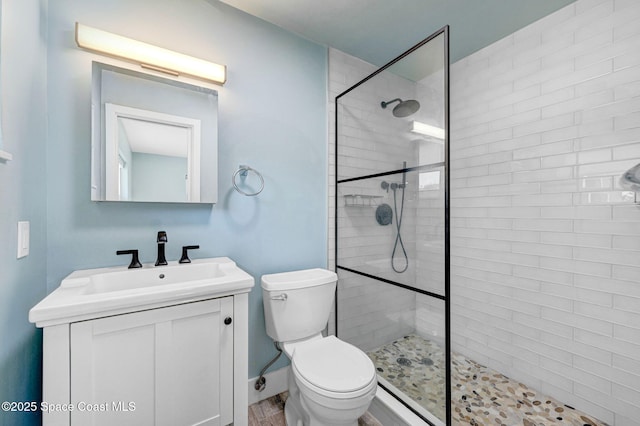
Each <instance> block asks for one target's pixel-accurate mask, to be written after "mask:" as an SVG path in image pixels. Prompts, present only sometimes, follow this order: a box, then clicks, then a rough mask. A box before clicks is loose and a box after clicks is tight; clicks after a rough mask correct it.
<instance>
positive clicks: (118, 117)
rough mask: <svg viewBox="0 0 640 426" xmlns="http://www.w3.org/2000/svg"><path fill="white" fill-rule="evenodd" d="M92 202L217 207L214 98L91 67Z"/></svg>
mask: <svg viewBox="0 0 640 426" xmlns="http://www.w3.org/2000/svg"><path fill="white" fill-rule="evenodd" d="M91 108H92V111H91V121H92V123H91V124H92V125H91V132H92V138H91V139H92V147H91V156H92V164H91V199H92V200H93V201H138V202H170V203H215V202H216V201H217V195H218V194H217V193H218V189H217V188H218V185H217V181H218V168H217V164H218V93H217V92H216V91H215V90H213V89H210V88H206V87H200V86H195V85H191V84H188V83H183V82H179V81H175V80H170V79H165V78H162V77H159V76H156V75H152V74H145V73H142V72H138V71H134V70H130V69H126V68H119V67H116V66H113V65H108V64H103V63H99V62H94V63H93V70H92V93H91Z"/></svg>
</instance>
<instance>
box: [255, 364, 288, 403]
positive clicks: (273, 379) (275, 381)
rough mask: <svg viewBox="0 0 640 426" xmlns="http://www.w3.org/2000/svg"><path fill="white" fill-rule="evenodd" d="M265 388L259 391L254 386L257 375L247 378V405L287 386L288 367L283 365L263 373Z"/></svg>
mask: <svg viewBox="0 0 640 426" xmlns="http://www.w3.org/2000/svg"><path fill="white" fill-rule="evenodd" d="M264 378H265V379H266V380H267V381H266V382H265V385H266V386H265V388H264V390H262V392H259V391H257V390H256V388H255V384H256V381H257V380H258V378H257V377H252V378H250V379H249V405H251V404H255V403H256V402H258V401H262V400H263V399H267V398H270V397H272V396H274V395H277V394H279V393H282V392H284V391H286V390H287V389H288V388H289V367H288V366H287V367H283V368H281V369H279V370H275V371H272V372H270V373H267V374H265V375H264Z"/></svg>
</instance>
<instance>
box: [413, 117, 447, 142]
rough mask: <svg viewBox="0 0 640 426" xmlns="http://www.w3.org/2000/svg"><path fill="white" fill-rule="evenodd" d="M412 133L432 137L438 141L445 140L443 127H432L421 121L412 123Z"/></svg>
mask: <svg viewBox="0 0 640 426" xmlns="http://www.w3.org/2000/svg"><path fill="white" fill-rule="evenodd" d="M411 131H412V132H414V133H420V134H421V135H425V136H431V137H434V138H437V139H442V140H444V129H443V128H441V127H436V126H431V125H429V124H425V123H422V122H420V121H412V122H411Z"/></svg>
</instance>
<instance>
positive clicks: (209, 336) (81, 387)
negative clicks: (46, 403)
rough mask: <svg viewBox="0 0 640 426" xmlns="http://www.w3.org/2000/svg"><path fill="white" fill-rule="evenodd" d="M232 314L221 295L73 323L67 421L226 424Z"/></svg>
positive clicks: (229, 410)
mask: <svg viewBox="0 0 640 426" xmlns="http://www.w3.org/2000/svg"><path fill="white" fill-rule="evenodd" d="M232 318H233V297H224V298H220V299H212V300H205V301H202V302H194V303H187V304H183V305H176V306H170V307H166V308H159V309H151V310H148V311H142V312H134V313H130V314H124V315H116V316H112V317H107V318H99V319H95V320H90V321H83V322H77V323H73V324H71V330H70V331H71V342H70V343H71V404H72V405H73V406H74V407H77V408H78V409H77V410H75V411H73V412H71V424H72V425H76V424H77V425H95V426H100V425H104V426H110V425H123V426H124V425H131V426H136V425H156V426H163V425H166V426H174V425H180V424H182V425H211V426H218V425H227V424H230V423H232V422H233V394H232V392H231V390H232V389H233V322H231V321H232ZM225 319H227V322H229V324H225ZM83 404H84V405H85V406H86V408H89V407H91V408H92V409H91V410H89V409H82V408H83V407H82V405H83ZM94 407H95V410H94V409H93V408H94Z"/></svg>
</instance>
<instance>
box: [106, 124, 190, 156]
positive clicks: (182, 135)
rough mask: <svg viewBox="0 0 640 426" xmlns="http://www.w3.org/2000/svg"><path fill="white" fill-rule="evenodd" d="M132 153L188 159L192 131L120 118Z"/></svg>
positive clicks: (168, 125)
mask: <svg viewBox="0 0 640 426" xmlns="http://www.w3.org/2000/svg"><path fill="white" fill-rule="evenodd" d="M118 124H119V125H120V126H122V130H123V132H124V133H125V135H126V137H127V140H128V142H129V147H130V148H131V151H132V152H139V153H143V154H155V155H164V156H168V157H184V158H187V156H188V155H187V154H188V152H189V151H188V147H189V142H190V141H191V130H190V129H188V128H186V127H179V126H175V125H170V124H163V123H157V122H150V121H145V120H138V119H135V118H129V117H118Z"/></svg>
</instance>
